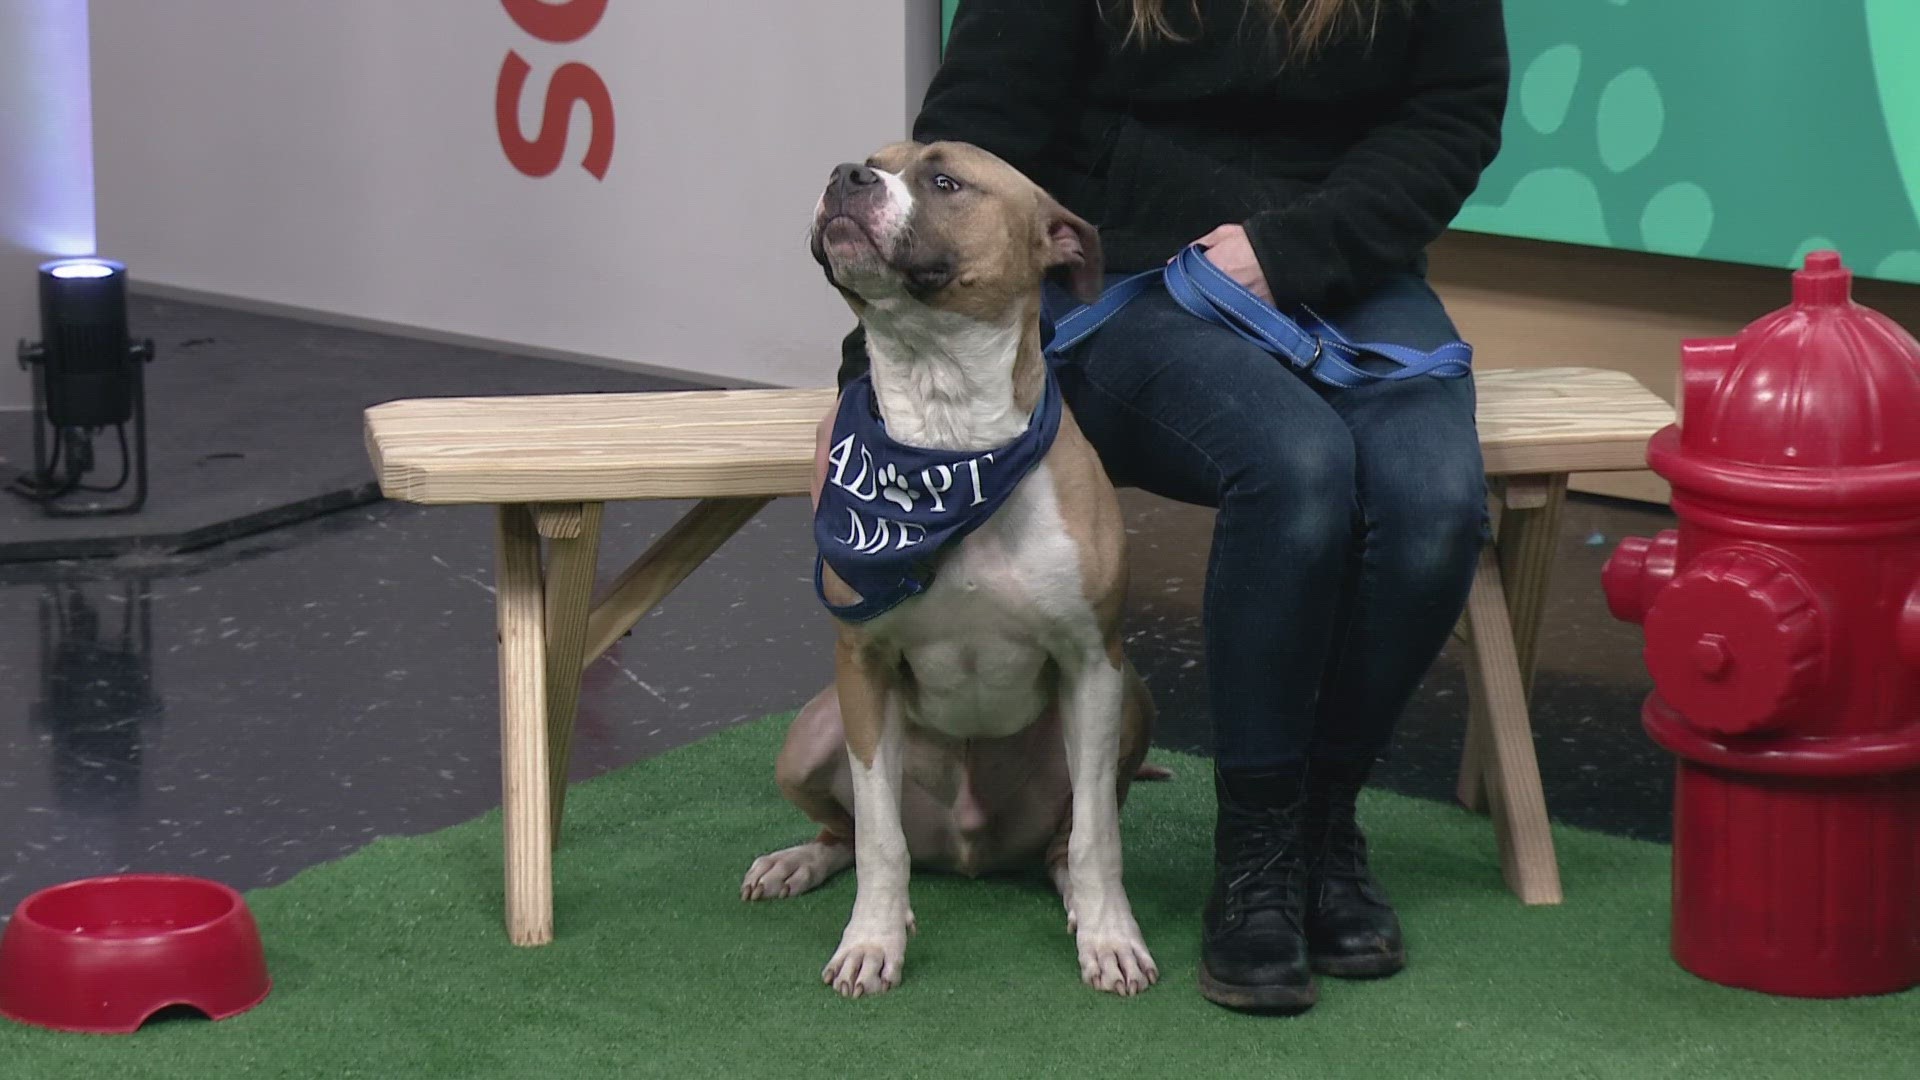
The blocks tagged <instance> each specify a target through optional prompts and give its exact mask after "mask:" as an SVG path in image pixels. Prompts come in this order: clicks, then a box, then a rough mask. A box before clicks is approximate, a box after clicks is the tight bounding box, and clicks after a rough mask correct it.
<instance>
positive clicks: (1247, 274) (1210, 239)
mask: <svg viewBox="0 0 1920 1080" xmlns="http://www.w3.org/2000/svg"><path fill="white" fill-rule="evenodd" d="M1194 243H1196V244H1198V245H1200V246H1201V247H1202V248H1204V249H1205V250H1206V255H1207V261H1209V262H1211V263H1213V265H1215V266H1217V267H1219V268H1220V269H1221V271H1222V272H1224V273H1225V274H1226V275H1227V276H1228V277H1230V278H1232V279H1233V280H1235V281H1237V282H1239V283H1240V284H1241V285H1244V286H1246V289H1247V291H1248V292H1251V293H1252V294H1253V295H1255V296H1257V297H1259V298H1260V299H1262V300H1265V301H1266V302H1267V303H1269V304H1271V303H1273V293H1272V292H1271V291H1269V290H1268V288H1267V275H1266V273H1265V272H1263V271H1262V270H1261V269H1260V260H1259V258H1258V257H1257V256H1255V255H1254V253H1253V242H1252V241H1251V240H1248V239H1247V230H1245V229H1243V228H1241V227H1240V226H1238V225H1222V226H1220V227H1219V228H1217V229H1215V230H1213V231H1212V232H1210V233H1208V234H1207V235H1205V236H1203V237H1201V238H1200V239H1198V240H1195V241H1194Z"/></svg>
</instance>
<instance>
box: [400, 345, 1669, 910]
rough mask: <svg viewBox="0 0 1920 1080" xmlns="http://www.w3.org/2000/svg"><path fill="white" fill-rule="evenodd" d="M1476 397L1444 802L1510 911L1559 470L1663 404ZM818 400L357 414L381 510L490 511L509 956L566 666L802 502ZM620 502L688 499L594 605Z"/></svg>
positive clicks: (495, 402)
mask: <svg viewBox="0 0 1920 1080" xmlns="http://www.w3.org/2000/svg"><path fill="white" fill-rule="evenodd" d="M1478 385H1479V424H1480V436H1481V445H1482V449H1483V451H1484V454H1485V457H1486V466H1487V472H1488V475H1489V477H1490V478H1491V479H1492V481H1493V484H1492V488H1493V491H1494V503H1495V512H1496V514H1497V515H1498V519H1497V522H1498V523H1497V528H1496V534H1495V535H1496V540H1495V542H1494V543H1493V544H1491V545H1489V547H1488V549H1487V551H1485V552H1484V553H1483V554H1482V558H1481V563H1480V570H1479V574H1478V576H1477V578H1476V580H1475V583H1474V586H1473V591H1472V596H1471V599H1470V600H1469V603H1468V611H1467V615H1466V618H1465V619H1464V620H1463V627H1464V629H1465V633H1466V636H1467V638H1468V641H1469V645H1470V648H1471V650H1472V653H1473V657H1474V660H1473V664H1472V669H1473V670H1472V673H1471V674H1472V677H1471V679H1470V680H1469V681H1470V684H1471V687H1472V704H1471V709H1470V717H1469V720H1468V728H1467V743H1466V753H1465V755H1464V758H1463V760H1462V762H1461V768H1460V782H1459V794H1460V799H1461V801H1462V802H1463V803H1465V804H1466V805H1468V806H1471V807H1475V808H1483V809H1487V810H1490V811H1491V813H1492V817H1493V821H1494V826H1495V836H1496V838H1497V844H1498V848H1499V852H1500V859H1501V865H1502V867H1503V869H1504V872H1505V876H1506V880H1507V882H1508V884H1509V885H1510V887H1511V888H1512V889H1513V891H1514V892H1515V893H1516V894H1518V896H1519V897H1520V899H1521V900H1522V901H1524V902H1525V903H1529V904H1551V903H1558V902H1559V900H1560V879H1559V869H1558V866H1557V864H1556V862H1555V859H1554V852H1553V840H1552V836H1551V834H1550V833H1549V831H1548V827H1547V809H1546V802H1545V799H1544V797H1543V794H1542V791H1541V785H1540V773H1539V769H1538V767H1537V765H1536V763H1535V759H1534V749H1533V735H1532V730H1531V727H1530V725H1529V723H1528V717H1527V695H1528V689H1529V685H1530V683H1531V679H1532V672H1533V667H1534V651H1535V643H1536V641H1537V640H1538V636H1537V633H1538V628H1539V625H1540V614H1541V608H1542V604H1543V602H1544V601H1545V598H1546V591H1547V578H1548V572H1549V570H1550V568H1551V567H1552V564H1553V551H1554V540H1555V536H1556V530H1557V523H1558V519H1559V513H1560V507H1561V504H1562V502H1563V500H1564V498H1565V496H1566V489H1567V477H1568V475H1569V474H1570V473H1576V472H1581V473H1585V472H1607V471H1631V470H1636V469H1640V468H1644V466H1645V450H1646V443H1647V440H1648V439H1649V438H1650V437H1651V436H1652V435H1653V434H1654V432H1656V431H1657V430H1659V429H1660V428H1661V427H1664V426H1665V425H1667V424H1669V423H1671V422H1672V420H1673V411H1672V409H1671V408H1669V407H1668V406H1667V405H1666V403H1665V402H1663V401H1661V400H1660V399H1659V398H1658V397H1656V396H1655V395H1654V394H1652V393H1650V392H1649V391H1648V390H1647V389H1646V388H1644V387H1642V386H1641V385H1640V384H1639V383H1637V382H1635V381H1634V380H1633V379H1632V377H1630V376H1628V375H1625V374H1622V373H1619V372H1614V371H1605V370H1597V369H1585V368H1560V369H1544V370H1534V371H1487V372H1482V373H1480V374H1479V375H1478ZM832 402H833V391H831V390H824V389H822V390H734V391H692V392H671V393H643V394H586V395H577V394H575V395H556V396H545V397H485V398H428V399H417V400H408V401H395V402H389V403H387V404H383V405H378V406H375V407H374V408H371V409H368V410H367V413H366V432H367V446H368V451H369V453H370V454H371V455H372V458H373V463H374V467H375V470H376V471H377V473H378V476H379V479H380V486H381V490H382V491H383V492H384V493H385V494H386V496H387V497H388V498H390V499H396V500H400V501H404V502H411V503H421V504H427V505H444V504H454V503H493V504H496V505H497V507H498V525H497V535H498V562H497V575H498V578H497V591H498V603H499V640H500V687H501V696H500V729H501V759H502V760H501V769H502V775H503V781H504V783H503V786H504V799H503V802H504V819H505V833H506V836H505V841H506V921H507V932H508V935H509V937H510V938H511V939H512V941H513V942H514V943H516V944H519V945H539V944H544V943H546V942H548V941H550V940H552V937H553V896H552V893H553V887H552V865H553V863H552V859H553V850H554V847H555V845H556V844H557V841H558V839H559V835H560V822H561V813H562V810H563V809H564V805H565V795H566V778H567V759H568V751H569V746H570V744H571V741H572V736H573V721H574V708H575V704H576V702H577V701H578V698H579V693H580V676H581V671H582V669H583V668H584V667H585V666H586V665H588V664H590V663H592V662H593V661H594V660H595V659H597V658H598V657H599V656H600V655H601V653H603V652H605V651H606V649H607V648H608V646H610V645H612V644H613V643H614V642H615V641H617V640H618V639H619V638H620V637H621V636H622V635H623V634H625V633H626V632H627V631H628V630H629V629H631V628H632V627H633V625H634V624H635V623H636V622H638V621H639V619H640V618H641V616H643V615H645V614H646V613H647V612H648V611H649V610H651V609H652V608H653V607H654V605H656V604H658V603H659V602H660V601H661V600H662V599H664V598H665V597H666V596H667V594H668V593H670V592H672V591H673V589H674V588H675V587H676V586H678V585H679V584H680V582H681V581H682V580H684V579H685V578H686V576H687V575H688V574H689V573H691V572H692V571H693V570H694V568H696V567H698V566H699V565H700V564H701V563H702V562H704V561H706V559H707V558H708V557H709V556H711V555H712V554H713V553H714V551H715V550H716V549H718V548H719V547H720V545H721V544H723V543H724V542H725V541H726V540H727V538H728V537H730V536H732V535H733V534H734V532H736V531H737V530H738V529H739V528H740V527H741V526H742V525H744V524H746V522H747V521H748V520H749V519H751V518H752V517H753V516H754V514H756V513H758V512H759V510H760V508H761V507H763V506H765V505H766V504H767V503H768V501H770V500H772V499H775V498H779V497H783V496H803V495H805V494H806V493H807V490H808V482H809V480H810V479H811V472H812V467H813V438H814V425H815V424H816V422H817V421H818V420H819V419H820V417H822V416H823V415H825V413H826V411H827V409H828V408H829V407H830V406H831V404H832ZM623 499H692V500H698V501H697V502H696V503H695V505H694V506H693V507H692V509H690V510H689V511H688V512H687V513H686V515H685V516H684V517H682V518H681V519H680V520H679V521H678V522H677V523H675V524H674V525H673V526H672V527H671V528H669V529H668V530H667V531H666V532H665V533H663V534H662V535H661V536H660V537H659V538H658V539H657V540H656V541H655V542H654V544H653V545H652V546H651V547H650V548H649V549H648V550H647V551H646V552H645V553H644V554H642V555H641V556H640V558H639V559H638V560H636V561H635V562H634V563H633V565H632V566H630V567H628V568H627V570H626V572H625V573H624V574H622V575H621V576H620V578H619V579H618V580H617V581H616V582H615V584H614V585H613V586H612V588H611V589H610V590H609V591H608V592H607V594H606V595H605V596H604V597H602V598H601V599H600V600H599V602H598V603H595V602H594V598H593V595H592V593H593V585H594V569H595V562H596V558H597V555H598V547H599V539H600V518H601V509H602V507H603V506H604V504H606V503H608V502H612V501H616V500H623ZM543 541H544V546H545V549H546V550H545V552H544V558H543V552H542V547H543ZM723 617H724V615H722V614H720V613H716V614H715V618H723ZM826 617H827V616H826V615H825V614H824V613H823V614H822V615H821V618H823V619H824V618H826ZM767 767H768V768H769V769H771V768H772V767H773V763H772V762H771V761H769V762H768V763H767Z"/></svg>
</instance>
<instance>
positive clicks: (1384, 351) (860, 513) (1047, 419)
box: [813, 246, 1473, 622]
mask: <svg viewBox="0 0 1920 1080" xmlns="http://www.w3.org/2000/svg"><path fill="white" fill-rule="evenodd" d="M1156 280H1157V281H1159V282H1160V283H1162V284H1163V285H1165V287H1166V290H1167V292H1168V294H1169V295H1171V296H1172V297H1173V299H1174V302H1175V303H1177V304H1179V305H1180V307H1181V308H1183V309H1185V310H1186V311H1187V312H1188V313H1190V314H1192V315H1193V316H1194V317H1195V318H1198V319H1201V320H1203V321H1205V322H1209V323H1212V324H1214V325H1215V326H1222V327H1225V328H1226V329H1228V330H1231V331H1233V332H1234V333H1236V334H1238V335H1240V337H1242V338H1244V339H1246V340H1247V341H1250V342H1252V343H1253V344H1255V345H1257V346H1259V347H1260V348H1261V349H1264V350H1265V351H1267V352H1270V353H1273V354H1274V355H1275V356H1278V357H1280V358H1281V359H1282V360H1285V361H1286V362H1287V363H1289V364H1290V365H1292V366H1293V368H1294V369H1295V370H1296V371H1299V372H1300V373H1301V374H1303V375H1306V376H1308V377H1310V378H1313V379H1316V380H1318V381H1320V382H1322V383H1326V384H1327V385H1329V386H1338V387H1355V386H1363V385H1366V384H1369V383H1376V382H1383V381H1394V380H1400V379H1412V378H1418V377H1420V376H1423V375H1431V376H1433V377H1435V378H1441V379H1457V378H1460V377H1462V376H1465V375H1467V374H1468V373H1469V372H1470V371H1471V364H1472V361H1473V348H1472V346H1470V345H1468V344H1467V343H1466V342H1464V341H1450V342H1447V343H1446V344H1444V345H1442V346H1440V347H1439V348H1437V349H1435V350H1433V351H1432V352H1421V351H1420V350H1418V349H1412V348H1408V347H1406V346H1404V345H1393V344H1383V343H1372V342H1368V343H1357V342H1353V341H1349V340H1348V339H1347V337H1346V336H1345V335H1344V334H1342V333H1341V332H1340V331H1339V329H1338V328H1336V327H1335V326H1333V325H1332V324H1331V323H1328V322H1327V321H1326V320H1325V319H1322V318H1321V317H1320V316H1319V315H1317V314H1315V313H1314V312H1313V311H1312V310H1310V309H1304V310H1305V314H1306V321H1305V322H1304V323H1301V322H1296V321H1295V320H1293V319H1291V318H1289V317H1287V315H1285V314H1284V313H1282V312H1281V311H1279V310H1278V309H1276V308H1275V307H1274V306H1273V305H1271V304H1268V303H1266V302H1265V301H1263V300H1261V299H1260V298H1259V297H1257V296H1255V295H1254V294H1253V293H1251V292H1249V291H1247V289H1246V287H1245V286H1243V285H1241V284H1240V283H1239V282H1237V281H1235V280H1233V279H1232V278H1230V277H1228V276H1227V275H1226V273H1225V272H1224V271H1222V270H1221V269H1220V268H1219V267H1218V266H1215V265H1214V264H1213V262H1212V261H1211V260H1209V259H1208V258H1207V257H1206V256H1205V254H1203V251H1202V249H1201V248H1199V247H1197V246H1195V247H1188V248H1186V249H1185V250H1183V251H1182V252H1181V253H1180V254H1179V255H1178V256H1176V257H1175V258H1174V259H1173V261H1171V262H1169V263H1168V264H1167V265H1166V266H1165V267H1164V268H1163V269H1159V270H1148V271H1145V272H1143V273H1139V274H1135V275H1133V276H1132V277H1129V278H1124V279H1122V280H1121V281H1120V282H1118V283H1117V284H1115V285H1114V286H1113V287H1112V288H1110V289H1108V290H1107V291H1106V292H1105V293H1104V294H1103V295H1102V296H1101V297H1100V299H1099V300H1097V301H1095V302H1094V303H1092V304H1089V305H1087V306H1085V307H1082V308H1079V309H1077V310H1075V311H1072V312H1070V313H1068V314H1067V315H1066V316H1065V317H1064V318H1062V319H1060V321H1059V322H1058V324H1055V323H1054V322H1053V321H1052V320H1050V319H1048V318H1047V317H1046V316H1045V315H1044V314H1043V315H1042V317H1041V347H1042V349H1043V350H1044V351H1045V354H1046V357H1047V360H1048V364H1047V370H1046V379H1045V384H1044V387H1043V389H1042V391H1041V395H1040V403H1039V405H1038V406H1036V407H1035V408H1034V412H1033V417H1032V419H1031V420H1030V421H1029V422H1028V424H1027V429H1026V430H1025V431H1024V432H1022V433H1021V434H1020V435H1019V436H1018V437H1017V438H1015V439H1014V440H1013V441H1012V442H1010V443H1008V444H1007V445H1005V446H1002V447H998V448H996V449H994V450H990V451H985V452H954V451H947V450H929V449H925V448H922V447H917V446H906V445H903V444H901V443H897V442H895V441H893V439H892V438H891V437H890V436H888V434H887V431H886V425H885V424H884V423H882V422H881V419H880V412H879V409H878V408H876V407H875V405H874V399H873V378H872V376H871V375H866V374H863V375H861V376H860V377H859V378H857V379H854V380H852V381H851V382H849V383H848V384H847V386H846V389H845V390H844V391H843V392H842V394H841V396H840V406H839V411H838V412H837V413H836V414H835V415H834V421H833V434H832V437H831V438H832V441H831V443H830V444H829V450H828V455H827V477H826V483H825V484H824V485H822V487H821V489H820V504H819V506H818V507H817V508H816V509H815V511H814V516H813V538H814V543H815V546H816V548H817V549H818V551H819V554H818V555H817V556H816V557H815V559H814V566H813V587H814V591H815V593H817V594H818V595H819V597H820V601H821V603H823V604H825V605H826V606H827V610H829V611H830V612H832V613H833V615H834V616H835V617H836V618H839V619H842V620H845V621H847V622H865V621H867V620H869V619H872V618H875V617H877V616H879V615H881V614H883V613H885V612H887V611H890V610H892V609H893V608H895V607H897V606H899V605H900V604H901V603H902V602H904V601H906V600H908V599H909V598H911V597H914V596H918V595H920V594H921V593H923V592H925V591H926V590H927V586H928V585H930V584H931V583H932V581H933V563H934V560H935V558H936V557H937V556H938V555H939V553H940V552H941V551H944V550H945V549H946V548H947V547H948V546H949V545H951V544H953V543H955V542H957V541H959V540H960V539H961V538H962V537H964V536H966V535H967V534H968V533H971V532H973V531H974V530H975V529H977V528H979V527H980V526H981V525H982V524H984V523H985V522H986V520H987V519H988V518H990V517H992V516H993V514H994V512H995V511H996V510H998V509H999V508H1000V506H1001V504H1002V503H1004V502H1005V501H1006V499H1007V496H1009V495H1011V494H1012V493H1013V490H1014V488H1016V487H1018V486H1019V484H1020V481H1021V480H1022V479H1024V478H1025V477H1026V475H1027V474H1028V473H1029V472H1032V471H1033V468H1034V466H1036V465H1038V464H1039V463H1040V461H1041V460H1042V459H1043V458H1045V457H1046V455H1047V451H1048V450H1049V449H1051V448H1052V446H1053V439H1054V435H1055V434H1056V433H1057V432H1058V431H1059V430H1060V416H1061V408H1062V406H1061V400H1060V386H1059V383H1058V381H1057V380H1056V378H1055V376H1054V371H1053V367H1054V365H1055V364H1056V363H1058V362H1059V361H1060V359H1061V358H1062V357H1063V356H1064V355H1065V354H1066V353H1067V352H1068V351H1069V350H1071V349H1072V348H1073V347H1074V346H1076V345H1078V344H1080V343H1081V342H1082V341H1085V340H1086V339H1087V338H1088V337H1089V336H1091V335H1092V334H1093V332H1094V331H1096V330H1098V329H1100V327H1102V326H1104V325H1105V324H1106V323H1107V321H1108V320H1110V319H1112V318H1113V317H1114V316H1115V315H1117V314H1119V313H1120V310H1121V309H1122V308H1124V307H1126V306H1127V305H1128V304H1129V303H1131V302H1133V300H1134V299H1135V298H1136V297H1138V296H1139V295H1140V294H1141V293H1143V292H1145V291H1146V290H1147V289H1148V288H1150V287H1151V286H1152V285H1153V284H1154V282H1155V281H1156ZM1364 357H1375V358H1379V359H1382V360H1385V361H1387V362H1388V363H1389V365H1390V366H1389V367H1388V368H1387V369H1386V370H1384V371H1375V370H1368V369H1366V368H1363V367H1361V366H1360V365H1359V361H1360V360H1361V359H1362V358H1364ZM827 566H831V567H833V572H834V573H835V574H836V575H838V576H839V578H840V579H841V580H842V581H844V582H846V583H847V585H848V586H849V587H851V588H852V589H853V591H854V592H856V593H858V594H859V595H860V597H861V599H860V600H859V601H858V602H857V603H853V604H847V605H838V604H834V603H833V602H831V601H829V600H828V599H827V596H826V589H825V583H824V571H823V568H824V567H827Z"/></svg>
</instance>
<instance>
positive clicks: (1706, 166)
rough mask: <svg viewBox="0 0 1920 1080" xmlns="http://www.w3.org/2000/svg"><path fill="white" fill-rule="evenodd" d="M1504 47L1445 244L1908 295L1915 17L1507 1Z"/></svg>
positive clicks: (1676, 1)
mask: <svg viewBox="0 0 1920 1080" xmlns="http://www.w3.org/2000/svg"><path fill="white" fill-rule="evenodd" d="M956 4H957V0H943V6H944V8H945V16H946V20H945V21H946V23H947V24H951V22H952V19H953V9H954V7H955V6H956ZM1507 29H1508V35H1509V38H1510V41H1511V44H1512V50H1513V70H1514V82H1513V89H1514V94H1513V107H1512V108H1511V109H1510V110H1509V111H1508V116H1507V127H1506V132H1505V145H1504V148H1503V149H1502V151H1501V153H1500V156H1499V158H1498V159H1497V160H1496V161H1495V162H1494V163H1493V165H1492V167H1491V168H1489V169H1488V170H1487V174H1486V176H1485V178H1484V179H1483V181H1482V182H1481V185H1480V189H1479V191H1478V192H1477V193H1476V194H1475V195H1474V197H1473V198H1472V199H1471V200H1470V201H1469V202H1468V203H1467V206H1466V208H1465V209H1464V210H1463V211H1462V212H1461V214H1460V216H1459V218H1458V219H1457V220H1456V221H1455V223H1454V224H1455V226H1456V227H1457V228H1461V229H1469V230H1473V231H1477V232H1487V233H1499V234H1503V235H1508V236H1521V237H1530V238H1533V239H1541V240H1558V241H1563V242H1567V243H1576V244H1588V245H1594V246H1599V247H1613V248H1623V249H1628V250H1633V251H1649V252H1657V253H1661V254H1667V255H1682V256H1692V257H1698V258H1708V259H1720V260H1726V261H1731V262H1743V263H1754V264H1758V265H1763V266H1788V265H1793V264H1796V263H1797V262H1798V261H1799V259H1800V257H1801V256H1802V255H1804V254H1805V253H1806V252H1807V251H1809V250H1811V249H1813V248H1815V247H1834V248H1838V249H1839V250H1840V251H1841V252H1842V253H1843V254H1844V255H1845V256H1846V259H1847V262H1848V263H1849V264H1850V265H1852V266H1853V268H1854V269H1855V270H1856V271H1858V272H1859V273H1862V274H1865V275H1868V276H1872V277H1880V278H1887V279H1891V280H1896V281H1908V282H1915V283H1920V61H1917V60H1916V59H1915V58H1916V57H1920V0H1823V2H1822V3H1817V4H1816V3H1809V2H1808V0H1743V2H1742V3H1740V4H1738V5H1731V6H1730V5H1726V4H1722V3H1714V2H1710V0H1509V3H1508V5H1507ZM943 32H944V31H943Z"/></svg>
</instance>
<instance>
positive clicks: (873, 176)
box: [833, 162, 880, 191]
mask: <svg viewBox="0 0 1920 1080" xmlns="http://www.w3.org/2000/svg"><path fill="white" fill-rule="evenodd" d="M879 182H880V174H879V173H877V172H874V171H873V170H872V169H869V168H867V167H866V166H865V165H855V164H853V163H852V162H847V163H846V164H843V165H838V166H835V167H834V170H833V186H834V187H835V188H837V189H839V190H841V191H845V190H848V189H851V188H863V187H871V186H873V185H874V184H877V183H879Z"/></svg>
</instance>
